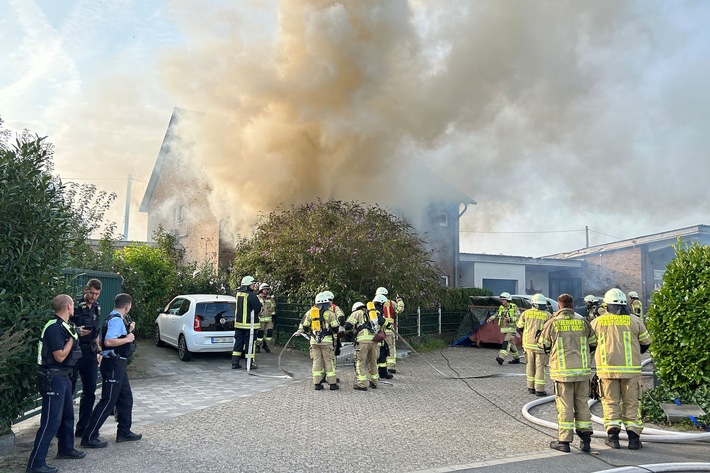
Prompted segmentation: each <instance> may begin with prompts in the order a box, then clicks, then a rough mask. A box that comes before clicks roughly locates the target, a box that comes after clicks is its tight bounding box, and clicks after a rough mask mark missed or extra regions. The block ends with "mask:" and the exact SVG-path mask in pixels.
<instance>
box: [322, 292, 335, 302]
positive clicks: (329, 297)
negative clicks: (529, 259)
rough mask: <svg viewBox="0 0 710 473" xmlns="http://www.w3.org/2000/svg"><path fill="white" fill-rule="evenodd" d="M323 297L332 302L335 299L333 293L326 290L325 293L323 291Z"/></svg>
mask: <svg viewBox="0 0 710 473" xmlns="http://www.w3.org/2000/svg"><path fill="white" fill-rule="evenodd" d="M323 295H324V296H325V297H326V298H327V299H328V300H329V301H332V300H333V299H335V294H333V293H332V292H330V291H327V290H326V291H323Z"/></svg>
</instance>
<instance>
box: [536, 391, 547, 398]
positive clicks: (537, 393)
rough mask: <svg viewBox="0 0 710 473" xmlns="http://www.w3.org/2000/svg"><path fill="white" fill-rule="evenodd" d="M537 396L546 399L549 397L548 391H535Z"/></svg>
mask: <svg viewBox="0 0 710 473" xmlns="http://www.w3.org/2000/svg"><path fill="white" fill-rule="evenodd" d="M535 395H536V396H537V397H544V396H547V391H535Z"/></svg>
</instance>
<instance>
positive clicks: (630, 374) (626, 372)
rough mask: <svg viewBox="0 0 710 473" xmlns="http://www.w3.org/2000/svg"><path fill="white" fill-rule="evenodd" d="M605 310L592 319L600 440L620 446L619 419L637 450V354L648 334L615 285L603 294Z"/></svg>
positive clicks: (648, 340)
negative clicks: (601, 414)
mask: <svg viewBox="0 0 710 473" xmlns="http://www.w3.org/2000/svg"><path fill="white" fill-rule="evenodd" d="M604 303H605V304H606V311H607V312H606V313H605V314H604V315H602V316H600V317H597V318H596V319H594V320H592V328H593V329H594V331H595V332H596V334H597V339H598V340H599V348H598V349H597V352H596V356H595V361H596V365H597V376H598V377H599V379H600V381H601V401H602V409H603V411H604V418H603V420H604V428H605V429H606V433H607V438H606V440H605V441H604V443H606V444H607V445H608V446H610V447H611V448H621V446H620V445H619V432H621V423H622V422H623V423H624V426H625V427H626V435H628V437H629V445H628V446H629V449H630V450H638V449H639V448H641V447H642V446H643V445H642V444H641V440H640V436H641V431H642V430H643V423H642V422H641V419H640V413H639V398H640V394H641V387H640V383H641V354H642V353H645V352H646V350H647V349H648V347H649V345H651V335H649V333H648V331H647V330H646V326H645V325H644V323H643V322H642V321H641V319H640V318H638V317H637V316H636V315H634V314H629V308H628V306H627V305H626V295H625V294H624V292H623V291H622V290H620V289H618V288H613V289H609V290H608V291H607V292H606V294H604Z"/></svg>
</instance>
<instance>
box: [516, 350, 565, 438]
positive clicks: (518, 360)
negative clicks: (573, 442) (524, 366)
mask: <svg viewBox="0 0 710 473" xmlns="http://www.w3.org/2000/svg"><path fill="white" fill-rule="evenodd" d="M508 364H509V365H519V364H520V358H513V359H512V360H510V361H509V362H508ZM568 446H569V445H568Z"/></svg>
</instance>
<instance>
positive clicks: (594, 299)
mask: <svg viewBox="0 0 710 473" xmlns="http://www.w3.org/2000/svg"><path fill="white" fill-rule="evenodd" d="M584 302H587V303H589V304H593V303H595V302H597V297H596V296H593V295H591V294H589V295H588V296H584Z"/></svg>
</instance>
